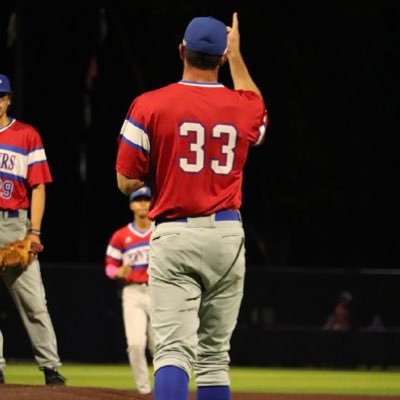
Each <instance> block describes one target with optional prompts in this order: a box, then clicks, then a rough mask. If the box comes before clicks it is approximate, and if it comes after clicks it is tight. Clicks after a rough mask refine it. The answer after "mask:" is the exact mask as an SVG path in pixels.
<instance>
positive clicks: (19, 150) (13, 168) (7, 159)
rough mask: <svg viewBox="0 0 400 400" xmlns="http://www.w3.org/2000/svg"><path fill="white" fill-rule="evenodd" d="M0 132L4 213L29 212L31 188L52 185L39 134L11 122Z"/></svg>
mask: <svg viewBox="0 0 400 400" xmlns="http://www.w3.org/2000/svg"><path fill="white" fill-rule="evenodd" d="M10 120H11V122H10V123H9V124H8V125H7V126H5V127H3V128H0V209H3V210H17V209H21V208H22V209H24V208H28V206H29V199H28V196H27V188H28V187H32V186H35V185H38V184H40V183H48V182H51V181H52V177H51V174H50V169H49V165H48V163H47V158H46V153H45V151H44V148H43V144H42V140H41V138H40V135H39V133H38V132H37V130H36V129H35V128H33V127H32V126H31V125H28V124H25V123H23V122H20V121H17V120H15V119H13V118H10Z"/></svg>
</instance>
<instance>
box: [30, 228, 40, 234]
mask: <svg viewBox="0 0 400 400" xmlns="http://www.w3.org/2000/svg"><path fill="white" fill-rule="evenodd" d="M41 233H42V232H41V231H40V229H32V228H31V229H29V230H28V235H35V236H40V235H41Z"/></svg>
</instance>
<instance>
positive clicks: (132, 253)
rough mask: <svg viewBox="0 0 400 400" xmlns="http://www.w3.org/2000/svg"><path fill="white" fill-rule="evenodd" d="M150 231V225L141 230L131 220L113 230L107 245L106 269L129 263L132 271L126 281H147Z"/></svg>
mask: <svg viewBox="0 0 400 400" xmlns="http://www.w3.org/2000/svg"><path fill="white" fill-rule="evenodd" d="M151 232H152V227H150V228H149V229H148V230H147V231H144V232H142V231H140V230H138V229H137V228H136V227H135V224H134V223H133V222H131V223H129V224H128V225H126V226H124V227H122V228H120V229H118V230H117V231H115V232H114V234H113V235H112V237H111V239H110V241H109V243H108V246H107V251H106V259H105V264H106V269H107V268H109V267H112V266H114V267H115V268H117V267H120V266H122V265H129V266H130V267H131V268H132V271H131V274H130V276H129V277H128V278H127V279H125V280H126V282H135V283H145V282H147V281H148V279H149V277H148V275H147V268H148V266H149V250H150V243H149V242H150V235H151ZM107 275H108V276H109V274H108V273H107Z"/></svg>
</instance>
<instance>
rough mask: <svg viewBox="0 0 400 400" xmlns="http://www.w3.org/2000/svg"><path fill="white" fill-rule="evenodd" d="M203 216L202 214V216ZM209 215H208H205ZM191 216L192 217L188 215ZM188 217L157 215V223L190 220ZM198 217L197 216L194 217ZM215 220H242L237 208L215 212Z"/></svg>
mask: <svg viewBox="0 0 400 400" xmlns="http://www.w3.org/2000/svg"><path fill="white" fill-rule="evenodd" d="M200 217H201V216H200ZM205 217H207V215H205ZM188 218H190V217H188ZM188 218H172V219H171V218H164V217H157V218H156V221H155V223H156V225H158V224H162V223H164V222H188ZM193 218H196V217H193ZM215 221H240V214H239V212H238V211H237V210H221V211H217V212H216V213H215Z"/></svg>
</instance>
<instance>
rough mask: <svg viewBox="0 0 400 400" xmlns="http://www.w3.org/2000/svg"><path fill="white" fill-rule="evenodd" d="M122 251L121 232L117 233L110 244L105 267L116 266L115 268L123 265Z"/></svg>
mask: <svg viewBox="0 0 400 400" xmlns="http://www.w3.org/2000/svg"><path fill="white" fill-rule="evenodd" d="M122 250H123V244H122V240H121V234H120V231H119V230H118V231H116V232H115V233H114V234H113V235H112V237H111V239H110V241H109V242H108V246H107V250H106V257H105V265H106V268H107V266H108V265H114V266H115V267H120V266H121V265H122Z"/></svg>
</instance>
